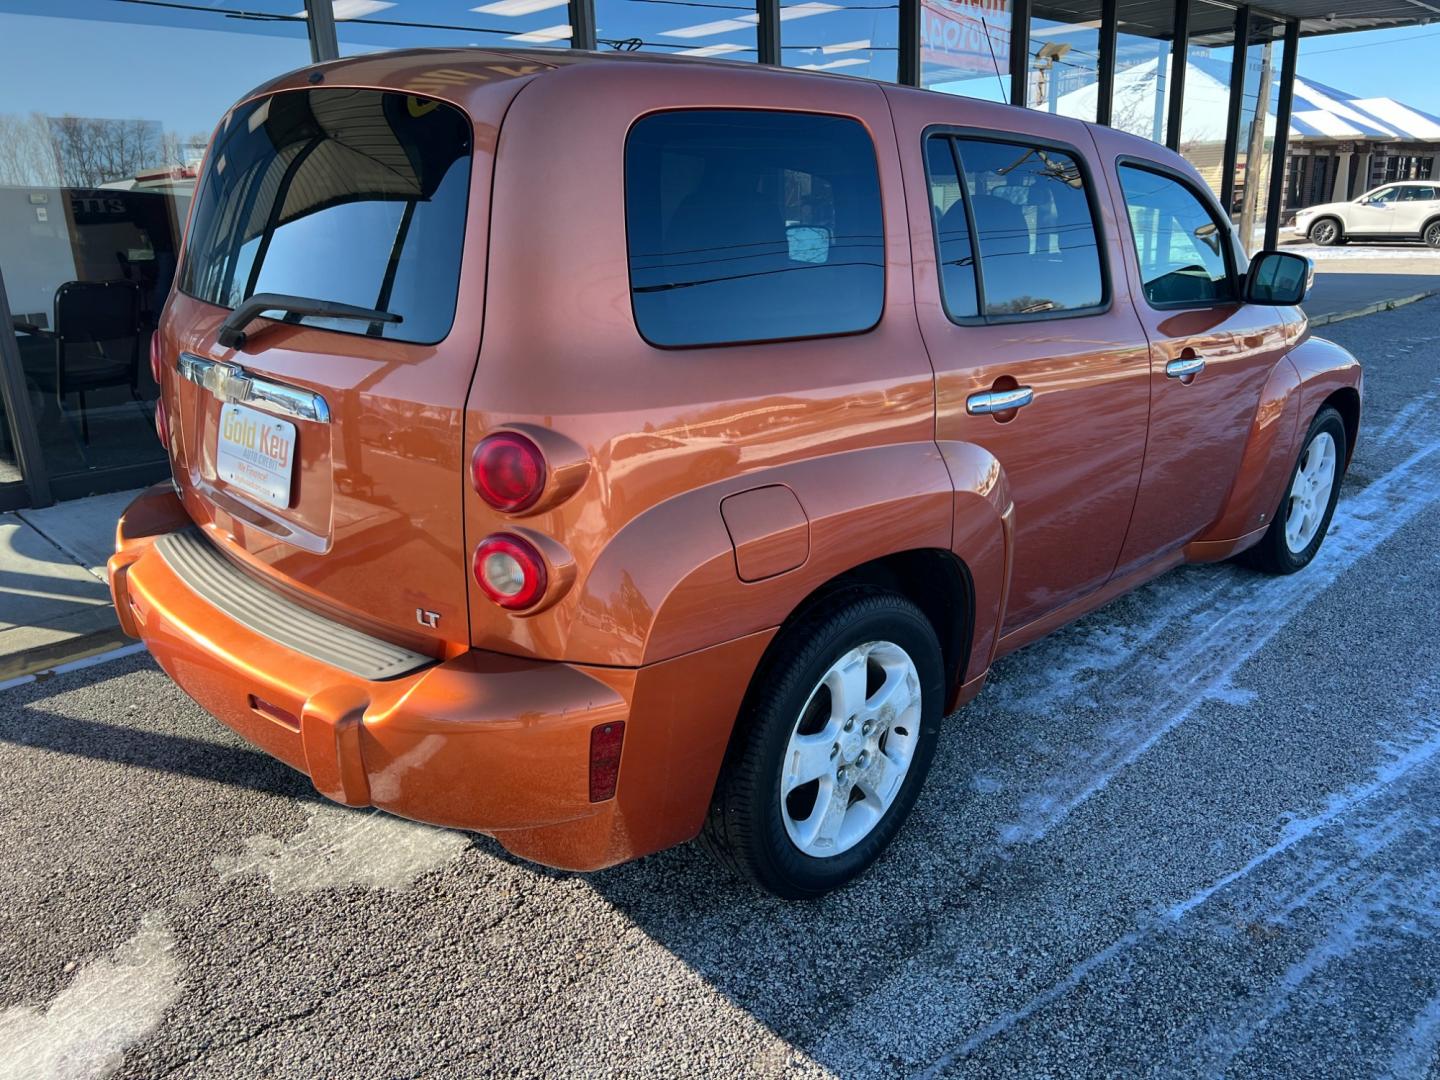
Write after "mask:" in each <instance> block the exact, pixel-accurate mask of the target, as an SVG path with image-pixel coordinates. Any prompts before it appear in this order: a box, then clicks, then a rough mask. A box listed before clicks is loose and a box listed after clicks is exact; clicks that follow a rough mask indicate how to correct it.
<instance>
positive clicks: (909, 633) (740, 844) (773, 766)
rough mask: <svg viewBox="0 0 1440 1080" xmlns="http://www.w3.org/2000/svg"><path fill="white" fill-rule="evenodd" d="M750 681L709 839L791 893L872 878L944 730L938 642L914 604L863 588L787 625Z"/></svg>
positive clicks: (731, 860) (736, 865)
mask: <svg viewBox="0 0 1440 1080" xmlns="http://www.w3.org/2000/svg"><path fill="white" fill-rule="evenodd" d="M782 635H783V636H782V637H781V638H780V639H779V640H777V641H776V643H775V645H774V646H773V647H772V651H771V654H770V656H769V657H768V658H767V660H766V662H765V664H764V665H763V666H762V668H761V669H760V671H758V672H757V673H756V676H755V682H754V683H753V684H752V686H751V688H750V693H749V695H748V696H747V699H746V704H745V707H744V709H743V710H742V714H741V716H740V718H739V723H738V726H737V730H736V734H735V738H734V740H733V742H732V745H731V749H730V753H729V754H728V755H727V758H726V762H725V767H724V769H723V770H722V773H721V776H720V781H719V783H718V784H717V786H716V791H715V800H714V803H713V804H712V806H711V809H710V815H709V818H708V820H707V821H706V824H705V828H704V831H703V832H702V833H701V843H702V845H703V846H704V847H705V848H706V849H707V850H708V851H709V852H710V853H711V854H712V855H713V856H715V857H716V858H717V859H718V860H719V861H720V862H721V863H722V864H724V865H726V866H729V867H730V868H731V869H733V870H735V871H737V872H738V873H740V874H742V875H743V876H745V877H748V878H749V879H750V880H751V881H753V882H754V883H756V884H757V885H759V886H760V887H762V888H764V889H768V890H769V891H770V892H773V893H775V894H777V895H779V896H783V897H786V898H789V899H805V898H809V897H815V896H820V895H822V894H824V893H827V892H829V891H830V890H832V889H836V888H839V887H840V886H841V885H844V884H845V883H846V882H848V881H850V880H851V879H853V878H855V877H856V876H858V875H859V874H861V873H862V872H864V871H865V870H866V869H867V868H868V867H869V866H870V864H871V863H873V862H874V861H875V860H876V859H877V858H878V857H879V855H880V853H881V852H882V851H883V850H884V849H885V847H886V846H887V845H888V844H889V843H890V841H891V840H892V839H893V838H894V836H895V834H896V833H897V832H898V831H899V829H900V826H901V825H902V824H903V823H904V820H905V818H906V816H907V815H908V814H909V813H910V808H911V807H912V806H913V805H914V803H915V799H916V796H917V795H918V794H919V792H920V787H921V785H922V784H923V783H924V781H925V774H926V773H927V772H928V771H929V769H930V762H931V759H932V758H933V757H934V754H935V745H936V741H937V740H938V738H939V730H940V718H941V717H940V714H941V712H942V710H943V707H944V705H943V702H944V696H945V676H944V665H943V661H942V659H941V653H940V644H939V641H938V639H937V638H936V636H935V630H934V628H933V627H932V626H931V625H930V622H929V620H928V619H926V617H925V616H924V615H923V614H922V613H921V611H920V609H919V608H917V607H916V606H915V605H914V604H912V603H910V601H908V600H906V599H905V598H904V597H902V596H898V595H896V594H894V593H890V592H885V591H881V590H874V589H865V590H855V591H849V592H845V593H842V594H839V595H837V596H835V597H832V598H830V599H829V600H826V601H822V602H821V603H820V604H819V605H818V606H817V607H816V608H815V609H814V610H813V611H811V612H810V613H808V614H807V615H806V616H804V617H802V618H801V619H800V620H799V621H797V622H796V623H795V624H794V625H793V626H791V627H789V628H787V629H786V630H784V631H783V632H782Z"/></svg>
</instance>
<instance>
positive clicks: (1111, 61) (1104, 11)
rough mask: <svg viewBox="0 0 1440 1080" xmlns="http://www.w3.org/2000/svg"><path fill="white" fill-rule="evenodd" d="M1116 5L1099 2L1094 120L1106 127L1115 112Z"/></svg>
mask: <svg viewBox="0 0 1440 1080" xmlns="http://www.w3.org/2000/svg"><path fill="white" fill-rule="evenodd" d="M1118 6H1119V5H1118V0H1101V4H1100V84H1099V86H1097V87H1096V91H1097V93H1098V96H1099V99H1100V100H1099V102H1098V103H1097V105H1096V107H1095V120H1096V122H1097V123H1101V124H1104V125H1106V126H1107V127H1108V126H1109V125H1110V120H1111V117H1112V116H1113V114H1114V112H1115V56H1116V53H1117V51H1118V49H1117V48H1116V46H1117V43H1118V39H1119V34H1120V18H1119V15H1118V13H1117V11H1116V9H1117V7H1118Z"/></svg>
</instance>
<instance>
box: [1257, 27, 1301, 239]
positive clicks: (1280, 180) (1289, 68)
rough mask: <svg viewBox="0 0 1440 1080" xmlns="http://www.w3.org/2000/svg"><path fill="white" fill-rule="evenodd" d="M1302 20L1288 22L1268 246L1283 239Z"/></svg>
mask: <svg viewBox="0 0 1440 1080" xmlns="http://www.w3.org/2000/svg"><path fill="white" fill-rule="evenodd" d="M1299 54H1300V20H1299V19H1291V20H1290V21H1289V22H1288V23H1286V24H1285V59H1284V60H1283V61H1281V63H1280V99H1279V100H1278V101H1277V102H1276V103H1275V145H1274V147H1273V148H1272V149H1271V157H1270V201H1269V203H1268V204H1267V205H1266V207H1265V247H1266V249H1267V250H1269V249H1273V248H1275V247H1277V246H1278V245H1279V243H1280V212H1281V211H1282V210H1284V209H1285V162H1286V160H1287V159H1288V158H1289V156H1290V112H1291V110H1292V109H1293V108H1294V104H1295V64H1296V62H1297V61H1298V60H1299V59H1300V55H1299Z"/></svg>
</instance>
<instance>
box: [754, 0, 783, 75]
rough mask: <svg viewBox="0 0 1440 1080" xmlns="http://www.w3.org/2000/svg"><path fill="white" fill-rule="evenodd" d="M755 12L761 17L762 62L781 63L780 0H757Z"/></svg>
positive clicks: (760, 43) (760, 41)
mask: <svg viewBox="0 0 1440 1080" xmlns="http://www.w3.org/2000/svg"><path fill="white" fill-rule="evenodd" d="M755 14H756V15H758V16H759V17H760V27H759V42H758V44H759V48H760V63H762V64H777V65H778V64H779V63H780V0H755Z"/></svg>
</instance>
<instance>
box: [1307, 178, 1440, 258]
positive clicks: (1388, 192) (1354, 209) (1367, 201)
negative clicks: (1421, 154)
mask: <svg viewBox="0 0 1440 1080" xmlns="http://www.w3.org/2000/svg"><path fill="white" fill-rule="evenodd" d="M1291 231H1292V232H1296V233H1299V234H1300V235H1302V236H1307V237H1309V238H1310V241H1311V243H1314V244H1319V245H1321V246H1322V247H1329V246H1330V245H1331V244H1343V243H1345V242H1346V241H1347V240H1423V241H1425V243H1427V244H1429V245H1430V246H1431V247H1432V248H1440V181H1432V180H1400V181H1396V182H1395V183H1391V184H1386V185H1385V186H1384V187H1378V188H1375V189H1374V190H1373V191H1367V192H1366V193H1365V194H1364V195H1361V196H1360V197H1359V198H1358V199H1354V200H1352V201H1350V202H1333V203H1321V204H1320V205H1319V206H1307V207H1306V208H1305V209H1304V210H1301V211H1300V212H1299V213H1298V214H1296V215H1295V223H1294V225H1292V226H1291Z"/></svg>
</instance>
